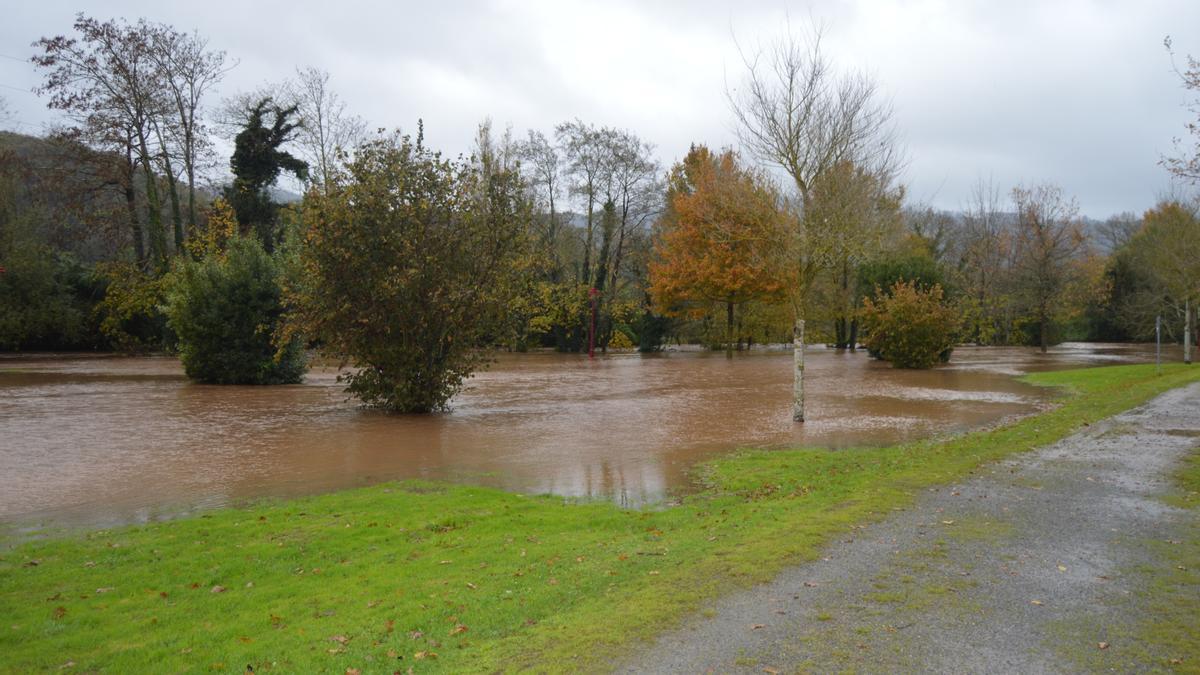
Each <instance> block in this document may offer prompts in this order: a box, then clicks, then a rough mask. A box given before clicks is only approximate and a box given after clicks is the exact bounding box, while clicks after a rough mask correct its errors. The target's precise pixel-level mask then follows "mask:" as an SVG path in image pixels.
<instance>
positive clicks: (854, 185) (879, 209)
mask: <svg viewBox="0 0 1200 675" xmlns="http://www.w3.org/2000/svg"><path fill="white" fill-rule="evenodd" d="M903 195H904V191H903V190H901V189H896V188H893V187H892V186H891V185H890V181H889V179H888V178H887V177H886V176H881V175H878V174H876V173H873V172H870V171H867V170H866V169H864V168H863V167H861V166H857V165H855V163H854V162H853V161H850V160H844V161H841V162H838V163H837V164H835V165H834V166H832V167H830V169H829V170H828V171H825V172H824V173H823V174H822V175H821V176H820V177H819V178H817V179H816V181H815V182H814V184H813V188H812V191H811V192H810V195H809V199H808V206H807V208H806V210H805V216H804V217H805V219H806V220H807V222H808V223H810V224H811V225H812V226H813V227H814V228H815V229H819V230H820V231H822V232H824V233H826V236H827V238H828V241H827V242H826V243H825V246H826V247H827V251H828V256H829V260H828V262H827V266H828V269H829V271H830V272H832V273H833V276H834V279H833V285H834V287H835V289H836V290H835V293H834V296H835V297H834V334H835V336H836V337H835V344H836V346H837V347H838V348H839V349H845V348H850V349H854V348H855V345H856V343H857V341H858V340H857V333H858V322H857V318H856V317H855V314H856V310H857V308H856V305H857V304H858V298H859V296H860V293H859V288H858V285H857V283H856V281H857V274H856V268H858V267H859V266H861V265H863V264H865V263H867V262H869V261H870V260H872V259H875V258H877V257H878V256H879V255H880V254H881V253H882V251H883V248H884V245H885V242H886V241H887V240H889V239H894V237H892V236H890V235H892V234H893V233H895V232H897V231H898V230H899V226H900V215H901V211H900V203H901V200H902V199H903Z"/></svg>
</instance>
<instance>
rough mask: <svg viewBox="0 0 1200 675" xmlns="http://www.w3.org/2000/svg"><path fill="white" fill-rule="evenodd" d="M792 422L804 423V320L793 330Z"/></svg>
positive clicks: (798, 321) (797, 320)
mask: <svg viewBox="0 0 1200 675" xmlns="http://www.w3.org/2000/svg"><path fill="white" fill-rule="evenodd" d="M792 368H793V369H792V376H793V379H792V420H794V421H796V422H803V421H804V319H796V325H795V327H794V328H793V329H792Z"/></svg>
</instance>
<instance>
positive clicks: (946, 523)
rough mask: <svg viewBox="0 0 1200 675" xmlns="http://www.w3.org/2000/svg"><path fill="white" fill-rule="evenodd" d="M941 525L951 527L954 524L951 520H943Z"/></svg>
mask: <svg viewBox="0 0 1200 675" xmlns="http://www.w3.org/2000/svg"><path fill="white" fill-rule="evenodd" d="M942 524H943V525H953V524H954V521H953V520H943V521H942Z"/></svg>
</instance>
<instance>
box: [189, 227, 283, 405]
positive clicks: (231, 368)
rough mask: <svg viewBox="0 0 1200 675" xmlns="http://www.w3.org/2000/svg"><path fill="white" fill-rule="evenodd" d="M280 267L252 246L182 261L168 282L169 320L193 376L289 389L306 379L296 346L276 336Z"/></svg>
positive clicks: (235, 245) (234, 245) (235, 243)
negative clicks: (288, 385)
mask: <svg viewBox="0 0 1200 675" xmlns="http://www.w3.org/2000/svg"><path fill="white" fill-rule="evenodd" d="M280 276H281V275H280V263H279V261H278V260H277V259H276V258H274V257H273V256H271V255H270V254H268V253H267V252H266V251H264V250H263V248H262V246H261V245H260V244H259V243H258V242H257V241H254V240H253V239H249V238H242V237H235V238H234V239H232V240H231V241H230V242H229V247H228V250H227V251H226V252H225V253H224V255H213V256H210V257H208V258H206V259H204V260H203V261H201V262H191V261H188V262H184V263H183V264H181V265H180V266H179V267H178V268H176V269H175V270H174V271H173V272H172V273H171V274H170V275H169V277H168V279H169V280H168V282H167V293H166V296H167V304H166V308H165V309H166V314H167V321H168V323H169V325H170V327H171V329H172V330H174V331H175V334H176V335H177V336H178V338H179V357H180V360H181V361H183V368H184V371H185V372H186V373H187V375H188V377H190V378H192V379H195V380H198V381H200V382H207V383H212V384H291V383H295V382H299V381H300V379H301V377H303V376H304V370H305V362H304V353H303V349H302V345H301V344H300V342H299V340H297V339H292V340H289V341H288V342H287V343H286V344H284V345H283V346H282V347H279V346H277V345H276V343H275V340H274V336H275V333H276V331H277V328H278V324H279V320H280V318H281V316H282V315H283V303H282V291H281V288H280Z"/></svg>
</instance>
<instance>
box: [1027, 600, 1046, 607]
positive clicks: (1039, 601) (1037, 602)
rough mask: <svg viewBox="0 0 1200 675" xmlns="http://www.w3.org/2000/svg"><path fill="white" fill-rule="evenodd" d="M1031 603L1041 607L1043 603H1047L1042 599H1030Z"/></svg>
mask: <svg viewBox="0 0 1200 675" xmlns="http://www.w3.org/2000/svg"><path fill="white" fill-rule="evenodd" d="M1029 604H1031V605H1037V606H1038V607H1041V606H1042V605H1043V604H1045V603H1043V602H1042V601H1041V600H1030V601H1029Z"/></svg>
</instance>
